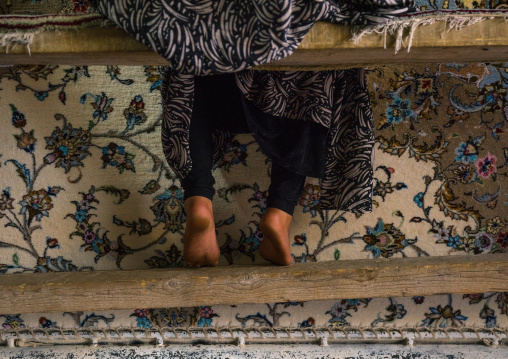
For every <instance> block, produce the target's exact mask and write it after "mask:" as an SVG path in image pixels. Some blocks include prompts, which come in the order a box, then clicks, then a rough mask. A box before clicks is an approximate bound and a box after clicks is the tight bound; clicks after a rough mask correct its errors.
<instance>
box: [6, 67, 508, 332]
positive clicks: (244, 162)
mask: <svg viewBox="0 0 508 359" xmlns="http://www.w3.org/2000/svg"><path fill="white" fill-rule="evenodd" d="M367 71H368V81H369V86H370V89H371V102H372V104H373V110H374V116H375V126H376V128H377V138H376V141H377V145H376V164H375V172H374V173H375V181H374V208H375V209H374V211H373V213H371V214H362V215H359V214H358V215H355V214H352V213H345V212H341V211H324V210H323V209H322V208H321V206H320V203H319V192H320V187H319V184H318V183H317V182H313V181H309V182H308V183H307V184H306V185H305V189H304V192H303V194H302V197H301V199H300V202H299V206H298V207H297V209H296V211H295V220H294V223H293V225H292V230H291V235H290V239H291V249H292V253H293V258H294V261H295V262H297V263H302V262H314V261H326V260H346V259H368V258H373V259H374V258H391V257H399V258H401V257H415V256H429V255H476V254H488V253H497V252H505V251H506V250H507V248H508V216H507V213H508V211H507V206H508V197H507V196H508V190H507V188H508V148H507V147H506V143H507V136H508V135H507V134H506V122H507V121H508V110H507V108H508V98H507V89H508V64H463V65H461V64H431V65H422V66H410V67H404V68H402V67H377V68H371V69H368V70H367ZM160 74H161V72H160V69H159V68H158V67H155V66H145V67H131V68H128V67H117V66H108V67H88V66H80V67H69V66H56V65H55V66H42V65H41V66H33V65H30V66H14V67H4V68H1V69H0V88H2V92H1V94H0V103H1V104H2V105H3V106H4V107H3V108H5V109H6V110H5V111H4V118H5V121H4V129H5V131H4V132H2V139H3V144H4V145H3V146H2V147H0V178H2V180H1V181H0V225H2V226H3V230H2V236H0V248H1V250H0V274H2V275H10V274H12V273H17V272H49V271H83V270H97V269H109V270H118V269H135V268H170V267H179V266H182V265H183V258H182V255H183V253H182V250H183V244H182V240H183V233H184V230H185V212H184V210H183V192H182V190H181V188H180V184H179V182H178V180H177V179H176V177H175V176H174V175H173V173H172V172H171V170H170V169H169V168H168V166H167V165H166V163H165V161H164V160H163V155H162V151H161V149H160V145H159V135H158V134H159V132H160V114H161V113H160V111H161V108H160V99H159V94H158V92H159V91H160ZM269 172H270V163H269V161H268V160H267V159H266V158H265V157H264V156H263V155H262V153H261V152H260V151H259V146H257V144H256V143H255V142H254V141H253V139H252V137H250V136H246V135H241V136H238V137H236V138H235V140H234V141H233V142H232V143H231V144H230V145H229V147H227V148H226V151H225V154H224V156H223V158H222V159H221V160H220V161H219V163H218V164H217V168H216V169H215V171H214V174H215V175H216V178H217V186H216V190H217V195H216V202H215V203H214V206H215V207H214V212H215V214H216V231H217V237H218V240H219V246H220V249H221V262H220V264H221V265H228V264H249V263H262V260H261V259H260V257H259V256H258V254H257V250H258V248H259V245H260V243H261V242H262V240H263V235H262V233H261V231H260V230H259V220H260V218H261V217H262V215H263V214H264V213H265V211H266V197H267V189H268V184H269V183H268V181H269V180H268V178H269V176H268V175H269ZM4 233H5V235H4ZM337 296H338V298H340V293H338V295H337ZM0 322H1V323H2V326H3V328H5V329H15V328H23V327H42V328H57V327H61V326H75V327H104V326H115V325H127V326H131V325H132V326H138V327H142V328H151V327H157V326H169V327H186V326H202V327H205V326H216V325H238V326H252V325H254V326H256V325H257V326H285V325H292V326H297V327H311V326H316V325H318V326H348V325H360V324H362V325H371V326H382V325H387V324H388V325H400V326H403V325H407V324H408V323H409V324H410V325H419V326H430V327H450V326H467V325H483V326H487V327H493V326H496V325H497V326H499V325H506V323H508V295H507V294H506V293H476V294H468V295H465V296H457V295H453V296H447V295H445V296H435V297H413V298H385V299H372V298H360V299H347V298H340V299H337V300H336V301H327V302H322V303H314V302H305V303H302V302H288V303H268V304H259V305H241V306H213V307H210V306H203V307H192V308H161V309H143V308H133V310H132V311H111V312H101V313H98V312H97V313H96V312H75V313H62V314H58V313H52V314H44V313H41V314H38V315H20V314H16V313H1V314H0Z"/></svg>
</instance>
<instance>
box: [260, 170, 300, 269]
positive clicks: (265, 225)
mask: <svg viewBox="0 0 508 359" xmlns="http://www.w3.org/2000/svg"><path fill="white" fill-rule="evenodd" d="M271 180H272V182H271V184H270V187H269V188H268V198H267V207H268V208H267V210H266V213H265V214H264V215H263V218H261V221H260V222H259V227H260V229H261V232H263V241H262V242H261V245H260V246H259V254H260V255H261V257H263V258H264V259H265V260H267V261H269V262H271V263H274V264H278V265H290V264H291V263H293V257H292V256H291V247H290V244H289V226H290V224H291V220H292V218H293V211H294V209H295V206H296V205H297V204H298V200H299V199H300V196H301V194H302V191H303V187H304V185H305V176H301V175H298V174H296V173H293V172H290V171H288V170H286V169H285V168H284V167H282V166H280V165H278V164H277V163H275V162H272V175H271Z"/></svg>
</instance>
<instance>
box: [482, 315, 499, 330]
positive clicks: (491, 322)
mask: <svg viewBox="0 0 508 359" xmlns="http://www.w3.org/2000/svg"><path fill="white" fill-rule="evenodd" d="M485 326H486V327H487V328H495V327H496V326H497V317H496V316H492V317H487V318H485Z"/></svg>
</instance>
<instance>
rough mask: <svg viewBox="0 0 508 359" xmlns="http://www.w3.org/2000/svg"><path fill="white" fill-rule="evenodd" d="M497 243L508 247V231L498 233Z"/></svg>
mask: <svg viewBox="0 0 508 359" xmlns="http://www.w3.org/2000/svg"><path fill="white" fill-rule="evenodd" d="M497 243H499V244H500V245H501V247H503V248H508V232H504V233H499V234H498V235H497Z"/></svg>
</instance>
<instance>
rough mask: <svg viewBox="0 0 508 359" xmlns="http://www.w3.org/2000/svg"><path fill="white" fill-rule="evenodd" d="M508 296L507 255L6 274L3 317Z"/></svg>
mask: <svg viewBox="0 0 508 359" xmlns="http://www.w3.org/2000/svg"><path fill="white" fill-rule="evenodd" d="M507 291H508V254H489V255H476V256H451V257H425V258H404V259H383V260H357V261H333V262H320V263H319V262H318V263H304V264H295V265H292V266H290V267H276V266H260V265H259V266H225V267H215V268H202V269H166V270H138V271H96V272H71V273H68V272H66V273H40V274H39V273H38V274H32V273H29V274H12V275H3V276H0V313H6V314H9V313H40V312H64V311H79V310H95V311H99V310H115V309H135V308H165V307H180V306H182V307H189V306H201V305H217V304H223V305H232V304H242V303H273V302H284V301H308V300H335V299H339V298H349V299H353V298H370V297H392V296H395V297H400V296H403V297H412V296H415V295H437V294H449V293H456V294H457V293H459V294H467V293H480V292H507Z"/></svg>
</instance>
